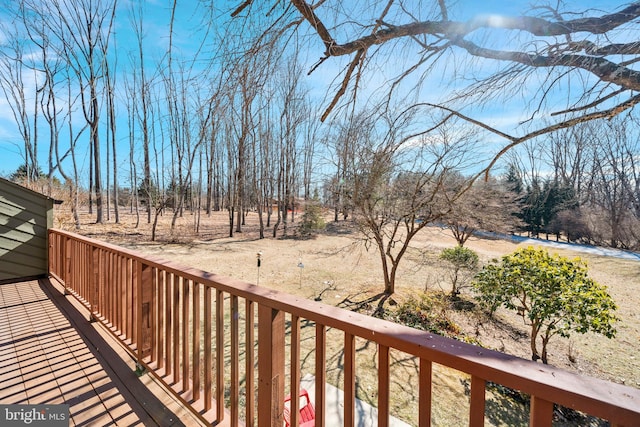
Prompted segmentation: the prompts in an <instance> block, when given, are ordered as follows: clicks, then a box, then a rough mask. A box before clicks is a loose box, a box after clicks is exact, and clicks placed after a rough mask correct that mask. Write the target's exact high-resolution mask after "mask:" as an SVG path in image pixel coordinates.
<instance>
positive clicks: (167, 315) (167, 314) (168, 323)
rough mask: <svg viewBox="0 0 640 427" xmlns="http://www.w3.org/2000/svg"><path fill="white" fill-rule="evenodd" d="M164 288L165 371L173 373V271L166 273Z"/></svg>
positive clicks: (168, 374)
mask: <svg viewBox="0 0 640 427" xmlns="http://www.w3.org/2000/svg"><path fill="white" fill-rule="evenodd" d="M165 276H166V277H165V288H164V294H165V297H164V358H165V364H164V371H165V375H167V376H171V375H172V374H173V369H172V368H173V355H172V352H171V343H172V340H171V336H172V335H171V332H172V331H173V310H172V309H173V304H172V300H171V292H172V286H173V273H169V272H167V273H166V275H165Z"/></svg>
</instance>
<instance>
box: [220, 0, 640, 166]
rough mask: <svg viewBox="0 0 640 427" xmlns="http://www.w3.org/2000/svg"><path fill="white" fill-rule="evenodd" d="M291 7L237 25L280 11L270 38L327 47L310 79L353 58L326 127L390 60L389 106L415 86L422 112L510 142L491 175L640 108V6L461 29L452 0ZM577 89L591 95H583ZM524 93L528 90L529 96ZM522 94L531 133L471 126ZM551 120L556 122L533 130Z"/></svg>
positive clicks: (300, 1) (551, 13) (477, 19)
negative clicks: (534, 147) (295, 35)
mask: <svg viewBox="0 0 640 427" xmlns="http://www.w3.org/2000/svg"><path fill="white" fill-rule="evenodd" d="M278 3H279V2H278ZM288 3H289V4H290V5H291V6H293V8H287V7H277V6H275V0H273V1H270V2H269V1H268V2H256V1H253V0H248V1H243V2H242V3H240V4H239V6H238V7H237V9H236V10H235V11H234V12H233V13H232V16H240V15H242V14H243V13H244V12H245V11H247V10H249V11H251V12H255V13H258V12H257V9H259V8H265V9H266V10H269V11H276V10H281V11H283V13H282V14H280V15H278V14H277V13H275V12H274V13H272V14H271V16H274V25H276V26H278V28H281V29H282V30H281V31H282V32H277V31H274V32H272V33H273V34H276V35H280V34H282V33H283V32H286V31H287V30H288V29H295V30H297V31H300V32H302V33H311V34H312V35H313V36H314V37H316V40H317V41H319V42H321V43H322V45H323V46H324V52H323V53H322V54H321V57H320V59H319V61H318V62H317V63H316V64H315V65H314V66H313V67H312V69H311V71H313V72H319V70H321V69H322V67H323V65H324V63H325V62H327V61H329V60H330V59H331V58H336V57H345V58H348V62H347V64H346V66H344V67H343V68H341V69H342V72H341V73H340V74H339V75H337V76H336V80H335V82H336V84H335V86H334V91H333V93H334V96H333V98H332V99H331V101H329V103H328V106H327V108H326V111H325V113H324V114H323V120H324V119H326V118H327V117H328V115H329V113H330V112H331V111H333V110H334V109H336V108H337V107H338V106H339V105H340V102H341V100H343V98H345V97H348V98H350V99H355V98H356V97H357V95H358V94H359V93H362V92H363V91H362V90H361V88H362V86H363V85H364V82H365V81H366V79H367V77H369V76H371V75H372V74H375V73H376V70H377V69H378V67H379V66H380V62H378V61H384V62H385V63H387V64H388V63H389V59H390V58H392V59H393V65H394V68H393V70H397V72H396V73H395V77H392V78H391V81H390V84H389V85H388V86H386V87H384V88H383V89H382V92H383V97H384V98H386V100H387V101H388V102H391V100H392V99H394V96H395V95H397V96H398V98H402V97H404V96H406V94H407V93H409V90H408V88H411V87H414V89H415V90H414V91H413V93H415V94H416V98H417V99H415V101H412V102H414V105H415V106H416V107H417V106H420V105H424V104H426V105H430V106H432V107H433V108H439V109H442V110H444V111H446V112H449V113H451V114H453V115H455V116H457V117H459V118H462V119H464V120H467V121H468V122H469V123H472V124H474V125H476V126H478V127H480V128H482V129H484V130H485V131H488V132H491V133H493V134H494V135H497V136H499V137H500V138H503V139H504V140H506V144H505V145H503V146H502V147H501V148H500V149H498V150H496V152H495V153H494V158H493V160H492V161H490V162H489V163H488V164H487V165H486V166H487V167H486V169H487V171H488V170H489V169H491V168H492V167H493V166H494V165H495V163H496V162H497V161H498V160H499V159H500V158H501V157H502V156H503V155H504V153H506V152H508V151H509V150H510V149H511V148H513V147H514V146H517V145H519V144H521V143H522V142H524V141H527V140H530V139H533V138H535V137H537V136H540V135H544V134H548V133H550V132H553V131H555V130H558V129H563V128H568V127H572V126H574V125H576V124H578V123H582V122H586V121H590V120H594V119H598V118H610V117H613V116H616V115H618V114H620V113H621V112H623V111H627V110H629V109H632V108H633V107H635V105H637V103H638V102H640V95H638V94H637V92H638V90H640V72H638V71H637V70H635V69H634V68H633V64H635V63H636V61H637V58H638V55H639V54H640V48H639V46H638V44H637V43H636V42H635V40H629V38H628V37H626V36H625V34H628V33H629V32H632V31H634V30H635V28H636V27H637V25H638V23H637V21H638V19H637V18H638V17H640V2H633V3H630V4H628V5H626V6H625V7H623V8H621V9H619V10H612V11H609V12H600V11H597V10H593V9H589V10H584V11H567V10H563V9H561V8H562V7H564V3H563V2H557V4H556V7H553V6H551V5H549V4H547V3H545V4H544V5H542V6H541V7H533V8H531V9H530V10H529V11H528V12H527V14H526V15H524V16H519V17H509V16H501V17H499V19H495V17H494V16H491V15H479V16H474V17H471V18H465V19H462V20H456V16H457V14H458V10H456V8H455V7H452V5H454V2H452V1H451V2H450V1H446V0H440V1H438V2H425V1H412V2H408V1H405V0H389V1H386V2H367V7H341V6H340V1H339V0H328V1H322V2H318V3H310V2H307V1H305V0H289V2H288ZM292 10H293V11H292ZM294 11H295V12H294ZM497 40H509V43H495V42H496V41H497ZM400 52H401V53H400ZM487 60H488V61H487ZM451 61H455V64H456V68H457V69H456V72H454V73H451V72H450V68H449V67H448V66H447V64H448V63H450V62H451ZM486 64H489V65H490V66H491V67H489V66H486ZM443 70H444V71H443ZM459 76H465V79H464V80H463V79H460V78H458V77H459ZM429 81H438V82H442V83H441V84H447V83H448V82H451V84H452V86H453V87H454V88H455V89H452V90H451V91H447V92H445V93H446V94H447V95H445V96H439V97H437V96H435V95H434V91H422V90H421V88H422V85H423V84H424V83H425V82H429ZM576 81H582V82H584V86H583V87H582V88H576V85H575V84H574V82H576ZM416 82H417V83H416ZM465 82H471V83H470V84H468V85H465ZM525 82H526V84H525ZM534 85H535V86H534ZM569 86H571V87H572V91H571V94H569V96H567V97H564V98H562V99H561V100H558V99H555V98H553V96H552V94H553V93H554V92H555V91H556V90H564V89H566V88H567V87H569ZM523 87H527V89H528V90H527V91H526V92H524V91H522V90H521V89H522V88H523ZM436 93H437V92H436ZM517 94H522V102H521V103H520V108H521V109H522V110H523V111H525V117H527V120H525V122H526V123H527V125H528V127H521V128H520V129H521V130H519V131H512V130H511V129H509V130H506V131H505V130H500V129H498V128H497V127H495V126H492V125H491V124H490V123H489V122H488V121H484V120H483V119H479V118H474V117H473V115H474V114H477V111H478V110H477V107H478V106H479V105H481V104H482V103H485V102H487V101H491V102H496V101H500V100H510V101H514V98H515V97H514V95H517ZM410 102H411V101H410ZM545 116H546V117H548V118H549V119H552V120H553V121H551V122H546V123H542V124H540V122H538V121H536V119H538V118H540V117H545ZM510 132H513V133H510Z"/></svg>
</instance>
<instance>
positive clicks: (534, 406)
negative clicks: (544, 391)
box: [529, 396, 553, 427]
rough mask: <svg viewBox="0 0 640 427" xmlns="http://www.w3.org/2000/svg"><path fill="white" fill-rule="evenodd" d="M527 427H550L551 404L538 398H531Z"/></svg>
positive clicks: (551, 416)
mask: <svg viewBox="0 0 640 427" xmlns="http://www.w3.org/2000/svg"><path fill="white" fill-rule="evenodd" d="M530 411H531V412H530V413H529V425H530V426H533V427H551V421H552V420H553V403H551V402H549V401H548V400H545V399H542V398H540V397H538V396H531V409H530Z"/></svg>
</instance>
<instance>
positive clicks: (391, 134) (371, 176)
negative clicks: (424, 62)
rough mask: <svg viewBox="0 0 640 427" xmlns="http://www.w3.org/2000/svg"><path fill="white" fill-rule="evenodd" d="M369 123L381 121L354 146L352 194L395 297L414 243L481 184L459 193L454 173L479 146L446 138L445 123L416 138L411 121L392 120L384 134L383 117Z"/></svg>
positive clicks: (355, 209)
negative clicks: (400, 272)
mask: <svg viewBox="0 0 640 427" xmlns="http://www.w3.org/2000/svg"><path fill="white" fill-rule="evenodd" d="M366 117H368V118H369V120H373V119H378V120H376V123H375V126H373V123H372V122H370V121H369V122H368V124H369V125H368V126H367V128H366V129H367V132H360V133H358V136H357V139H352V140H350V141H349V143H350V146H351V147H354V150H355V151H354V156H353V163H351V164H350V165H349V167H348V170H349V173H348V179H347V181H346V182H347V194H348V197H349V199H350V203H351V204H352V206H353V212H354V217H355V221H356V224H357V225H358V227H359V229H360V231H361V232H362V233H363V235H364V239H365V240H364V242H365V245H367V247H369V245H373V246H374V247H376V248H377V251H378V254H379V256H380V261H381V264H382V272H383V278H384V293H385V294H386V295H390V294H393V293H394V292H395V285H396V275H397V273H398V267H399V266H400V262H401V261H402V259H403V258H404V255H405V254H406V253H407V250H408V249H409V245H410V243H411V241H412V239H413V238H414V237H415V236H416V235H417V234H418V233H419V232H420V231H421V230H422V229H423V228H424V227H426V226H427V225H429V224H430V223H432V222H434V221H437V220H439V219H440V218H442V217H443V216H444V215H445V214H447V213H448V212H449V211H450V210H451V205H452V203H453V202H454V201H455V200H456V199H457V198H459V197H460V196H461V195H462V194H463V193H464V192H465V191H466V190H467V188H468V186H469V185H470V183H471V182H473V180H474V179H476V178H477V176H475V177H472V178H470V180H469V181H468V183H467V186H462V187H457V188H456V187H454V186H453V185H452V184H453V182H452V180H451V178H452V177H453V176H454V174H453V173H452V172H453V171H454V170H455V169H456V168H458V167H462V166H463V165H464V164H465V157H472V156H470V155H471V153H472V152H473V150H472V147H473V145H474V144H473V142H472V141H469V140H467V139H456V138H450V137H445V138H442V136H443V134H442V132H443V129H446V127H442V125H443V119H441V118H436V120H435V123H434V126H433V127H432V129H430V130H438V132H439V133H434V134H430V133H429V132H420V133H419V134H415V133H412V132H409V128H407V126H408V124H410V123H411V120H412V117H410V115H409V116H405V115H402V114H401V115H400V116H398V117H395V118H394V119H393V120H388V121H387V124H386V126H385V128H382V125H381V124H380V123H379V116H377V115H364V116H361V119H360V120H362V121H361V122H362V123H367V120H366V119H364V118H366ZM444 120H446V118H445V119H444ZM360 129H363V128H362V127H361V128H360ZM452 189H453V191H452Z"/></svg>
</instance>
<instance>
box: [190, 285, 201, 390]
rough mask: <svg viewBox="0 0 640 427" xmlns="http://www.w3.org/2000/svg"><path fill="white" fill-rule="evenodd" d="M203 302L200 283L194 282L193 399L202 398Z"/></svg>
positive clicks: (192, 338)
mask: <svg viewBox="0 0 640 427" xmlns="http://www.w3.org/2000/svg"><path fill="white" fill-rule="evenodd" d="M201 307H202V304H200V283H198V282H194V283H193V300H192V302H191V309H192V310H193V314H192V325H191V333H192V336H191V344H192V346H193V349H192V352H191V357H192V363H191V365H192V367H193V369H192V372H191V376H192V380H191V388H192V389H193V400H194V401H197V400H199V399H200V308H201Z"/></svg>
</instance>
